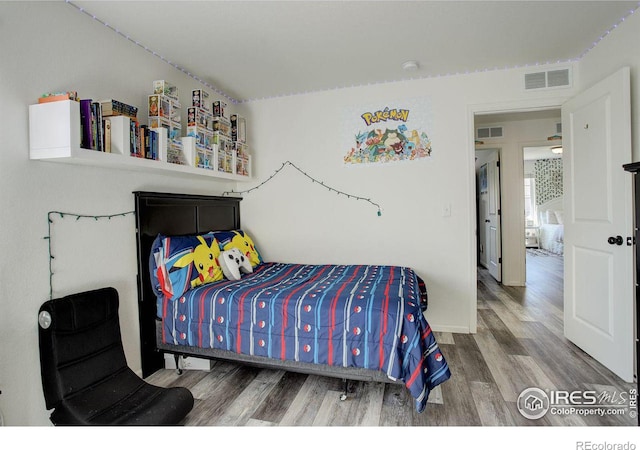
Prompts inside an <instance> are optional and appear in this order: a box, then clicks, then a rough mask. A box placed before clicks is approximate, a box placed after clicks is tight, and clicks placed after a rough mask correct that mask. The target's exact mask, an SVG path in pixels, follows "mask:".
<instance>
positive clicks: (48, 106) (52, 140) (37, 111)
mask: <svg viewBox="0 0 640 450" xmlns="http://www.w3.org/2000/svg"><path fill="white" fill-rule="evenodd" d="M80 133H81V132H80V105H79V103H78V102H76V101H74V100H62V101H59V102H50V103H39V104H36V105H30V106H29V157H30V158H31V159H39V158H64V157H69V156H71V154H72V151H73V149H76V148H80Z"/></svg>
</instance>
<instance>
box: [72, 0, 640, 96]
mask: <svg viewBox="0 0 640 450" xmlns="http://www.w3.org/2000/svg"><path fill="white" fill-rule="evenodd" d="M65 2H66V3H67V4H68V5H71V6H73V7H74V8H75V9H76V10H78V11H79V12H81V13H83V14H85V15H86V16H88V17H90V18H91V19H93V20H95V21H96V22H98V23H100V24H102V25H104V26H105V27H106V28H109V29H110V30H112V31H113V32H115V33H116V34H118V35H119V36H122V37H123V38H125V39H127V40H128V41H130V42H132V43H134V44H135V45H137V46H138V47H140V48H142V49H143V50H145V51H146V52H148V53H150V54H151V55H153V56H155V57H157V58H160V59H161V60H162V61H164V62H166V63H167V64H169V65H171V66H172V67H174V68H175V69H177V70H179V71H181V72H183V73H185V74H186V75H187V76H189V77H190V78H192V79H194V80H196V81H197V82H198V83H200V84H202V85H204V86H206V87H208V88H209V89H211V90H212V91H214V92H216V93H217V94H219V95H221V96H223V97H224V98H226V99H227V100H228V101H229V102H231V103H232V104H242V103H250V102H256V101H261V100H274V99H280V98H287V97H294V96H298V95H306V94H311V93H314V92H329V91H337V90H342V89H351V88H354V87H365V86H376V85H381V84H388V83H397V82H399V81H403V80H402V79H399V80H383V81H374V82H366V83H361V84H351V85H350V86H349V85H343V86H338V87H333V88H330V87H327V88H319V89H316V90H308V91H299V92H290V93H284V94H275V95H271V96H265V97H254V98H247V99H244V100H238V99H235V98H232V97H231V96H229V95H228V94H227V93H225V92H223V91H222V90H220V89H218V88H216V87H215V86H213V85H211V84H210V83H208V82H206V81H205V80H203V79H202V78H200V77H198V76H197V75H195V74H192V73H191V72H188V71H187V70H186V69H184V68H183V67H181V66H179V65H177V64H175V63H173V62H171V61H169V60H167V59H166V58H165V57H164V56H161V55H159V54H158V53H156V52H155V51H153V50H152V49H150V48H148V47H147V46H145V45H143V44H141V43H140V42H138V41H136V40H135V39H133V38H131V37H130V36H129V35H127V34H125V33H123V32H122V31H121V30H120V29H118V28H115V27H114V26H112V25H110V24H109V23H107V22H105V21H103V20H101V19H100V18H98V17H96V16H95V15H94V14H91V13H90V12H88V11H86V10H85V9H84V8H81V7H79V6H77V5H76V4H74V3H73V2H72V1H71V0H65ZM638 8H640V2H638V3H637V4H636V6H635V7H634V8H632V9H630V10H629V11H628V12H627V13H626V14H625V15H624V16H623V17H621V18H620V19H619V20H618V21H617V22H616V23H615V24H614V25H613V26H612V27H611V28H609V29H608V30H606V31H605V32H604V33H603V34H602V35H601V36H600V37H599V38H598V39H597V40H596V41H595V42H593V44H591V46H589V48H587V49H586V50H585V51H584V52H582V53H581V54H580V55H579V56H578V57H574V58H568V59H565V60H558V61H557V62H556V63H557V64H564V63H574V62H578V61H580V60H581V59H582V58H584V56H585V55H586V54H587V53H589V52H590V51H591V50H593V48H594V47H595V46H596V45H598V44H599V43H600V42H601V41H602V40H603V39H604V38H606V37H607V36H608V35H609V34H611V32H612V31H613V30H615V29H616V28H618V26H619V25H620V24H621V23H623V22H624V21H625V20H626V19H627V18H628V17H629V16H631V15H632V14H634V13H635V12H636V11H637V10H638ZM530 64H532V65H535V66H539V65H540V62H535V63H526V64H524V67H528V66H529V65H530ZM545 64H550V62H546V63H545ZM520 67H522V66H521V65H514V66H504V68H498V67H493V68H487V67H485V68H484V69H474V70H473V73H479V72H490V71H497V70H509V69H517V68H520ZM469 73H470V71H469V69H464V70H461V71H458V72H455V73H446V75H445V74H442V73H439V74H433V75H425V76H416V77H412V78H411V79H412V80H421V79H430V78H441V77H445V76H446V77H449V76H452V75H455V76H458V75H467V74H469Z"/></svg>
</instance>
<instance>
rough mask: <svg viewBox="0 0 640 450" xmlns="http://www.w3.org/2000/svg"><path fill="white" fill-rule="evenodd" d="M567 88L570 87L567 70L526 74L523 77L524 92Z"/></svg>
mask: <svg viewBox="0 0 640 450" xmlns="http://www.w3.org/2000/svg"><path fill="white" fill-rule="evenodd" d="M568 86H571V72H570V71H569V69H559V70H549V71H547V72H534V73H526V74H525V75H524V88H525V90H530V89H548V88H559V87H568Z"/></svg>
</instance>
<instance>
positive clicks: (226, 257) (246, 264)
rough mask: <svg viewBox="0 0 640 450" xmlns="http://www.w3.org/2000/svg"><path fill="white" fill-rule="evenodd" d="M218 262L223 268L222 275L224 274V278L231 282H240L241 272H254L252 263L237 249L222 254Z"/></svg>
mask: <svg viewBox="0 0 640 450" xmlns="http://www.w3.org/2000/svg"><path fill="white" fill-rule="evenodd" d="M218 262H219V263H220V267H221V268H222V273H224V276H225V277H227V278H228V279H229V280H239V279H240V276H241V274H240V271H242V272H244V273H251V272H253V267H252V266H251V262H250V261H249V260H248V259H247V258H246V257H245V256H244V255H243V254H242V252H241V251H240V250H239V249H237V248H235V247H234V248H231V249H229V250H225V251H223V252H220V256H219V257H218Z"/></svg>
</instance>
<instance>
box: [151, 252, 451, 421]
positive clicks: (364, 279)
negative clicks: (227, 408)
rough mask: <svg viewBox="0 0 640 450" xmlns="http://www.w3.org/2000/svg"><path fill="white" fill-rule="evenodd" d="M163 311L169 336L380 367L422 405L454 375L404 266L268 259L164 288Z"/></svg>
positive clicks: (269, 354) (223, 346)
mask: <svg viewBox="0 0 640 450" xmlns="http://www.w3.org/2000/svg"><path fill="white" fill-rule="evenodd" d="M158 310H159V312H160V315H161V317H162V321H163V327H162V331H163V334H162V339H163V341H164V342H165V343H171V344H176V345H190V346H196V347H201V348H216V349H223V350H229V351H232V352H237V353H243V354H247V355H259V356H265V357H269V358H279V359H282V360H293V361H302V362H308V363H315V364H327V365H330V366H344V367H360V368H368V369H374V370H380V371H382V372H384V373H385V374H386V375H387V376H388V377H389V378H391V379H393V380H401V381H403V382H404V384H405V385H406V387H407V388H408V390H409V392H410V393H411V395H412V396H413V397H414V398H415V405H416V409H417V410H418V412H422V411H423V410H424V409H425V407H426V403H427V398H428V396H429V392H430V390H431V389H433V388H434V387H435V386H437V385H438V384H440V383H442V382H444V381H446V380H447V379H448V378H449V377H450V371H449V367H448V366H447V362H446V360H445V358H444V355H443V354H442V352H441V350H440V348H439V347H438V344H437V342H436V340H435V338H434V336H433V333H432V331H431V327H430V326H429V324H428V323H427V321H426V319H425V318H424V315H423V314H422V311H421V309H420V291H419V282H418V277H417V276H416V274H415V272H414V271H413V270H412V269H409V268H405V267H397V266H367V265H302V264H282V263H264V264H261V265H259V266H258V267H256V268H255V269H254V272H253V273H252V274H247V275H243V277H242V279H240V280H238V281H230V280H223V281H219V282H216V283H212V284H207V285H204V286H200V287H198V288H195V289H191V290H189V291H187V292H186V293H184V294H183V295H182V296H180V297H178V298H174V299H169V298H167V297H159V298H158Z"/></svg>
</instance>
